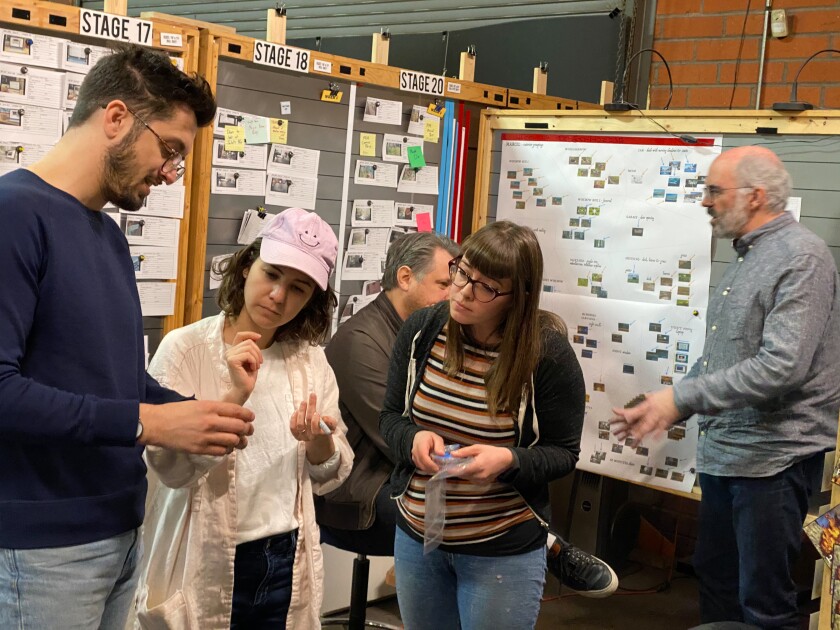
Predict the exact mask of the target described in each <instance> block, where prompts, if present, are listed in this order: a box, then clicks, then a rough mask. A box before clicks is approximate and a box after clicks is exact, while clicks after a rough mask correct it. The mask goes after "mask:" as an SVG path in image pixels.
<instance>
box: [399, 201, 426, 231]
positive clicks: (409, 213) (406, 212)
mask: <svg viewBox="0 0 840 630" xmlns="http://www.w3.org/2000/svg"><path fill="white" fill-rule="evenodd" d="M432 212H433V207H432V205H431V204H424V203H406V202H403V201H398V202H397V203H396V204H395V206H394V221H393V224H394V225H399V226H402V227H412V228H419V227H420V226H421V225H425V223H424V221H428V222H429V223H434V221H432ZM423 215H427V216H426V217H425V218H422V216H423Z"/></svg>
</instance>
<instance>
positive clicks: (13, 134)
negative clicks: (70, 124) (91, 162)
mask: <svg viewBox="0 0 840 630" xmlns="http://www.w3.org/2000/svg"><path fill="white" fill-rule="evenodd" d="M0 99H3V95H2V94H0ZM63 115H64V112H63V111H61V110H60V109H52V108H50V107H40V106H38V105H31V104H23V103H13V102H11V101H7V100H0V141H6V140H13V141H18V142H32V143H33V144H55V143H56V142H58V141H59V139H60V138H61V134H62V117H63Z"/></svg>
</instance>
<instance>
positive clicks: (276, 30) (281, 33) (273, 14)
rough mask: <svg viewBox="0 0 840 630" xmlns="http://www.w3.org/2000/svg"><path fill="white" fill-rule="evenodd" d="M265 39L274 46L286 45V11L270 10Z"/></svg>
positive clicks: (267, 15)
mask: <svg viewBox="0 0 840 630" xmlns="http://www.w3.org/2000/svg"><path fill="white" fill-rule="evenodd" d="M265 19H266V23H265V39H266V41H268V42H271V43H272V44H283V45H285V44H286V11H285V9H283V10H280V9H269V10H268V11H267V12H266V18H265Z"/></svg>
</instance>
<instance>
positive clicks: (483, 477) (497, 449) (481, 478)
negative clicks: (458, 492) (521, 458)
mask: <svg viewBox="0 0 840 630" xmlns="http://www.w3.org/2000/svg"><path fill="white" fill-rule="evenodd" d="M452 457H472V458H474V459H473V461H471V462H470V463H468V464H467V465H466V466H464V468H463V470H460V471H458V473H457V475H456V476H457V477H459V478H460V479H466V480H467V481H472V482H474V483H490V482H491V481H495V480H496V477H498V476H499V475H501V474H502V473H503V472H505V471H506V470H507V469H508V468H510V467H511V465H512V464H513V453H512V452H511V450H510V449H509V448H503V447H501V446H490V445H489V444H472V445H470V446H465V447H464V448H459V449H458V450H457V451H452Z"/></svg>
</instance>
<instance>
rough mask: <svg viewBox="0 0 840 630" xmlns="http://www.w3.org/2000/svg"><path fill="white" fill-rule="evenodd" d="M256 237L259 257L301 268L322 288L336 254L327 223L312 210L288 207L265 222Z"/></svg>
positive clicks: (335, 246)
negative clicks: (258, 238)
mask: <svg viewBox="0 0 840 630" xmlns="http://www.w3.org/2000/svg"><path fill="white" fill-rule="evenodd" d="M260 236H261V237H262V244H261V245H260V258H262V259H263V260H264V261H265V262H267V263H269V264H270V265H283V266H285V267H292V268H293V269H297V270H298V271H302V272H303V273H305V274H306V275H307V276H309V277H310V278H312V279H313V280H314V281H315V282H316V284H317V285H318V286H319V287H321V290H326V288H327V285H328V284H329V281H330V274H331V273H332V271H333V269H335V258H336V255H337V253H338V239H336V237H335V233H334V232H333V229H332V228H331V227H330V225H329V223H327V222H326V221H324V220H323V219H322V218H321V217H319V216H318V215H317V214H315V213H314V212H307V211H306V210H304V209H303V208H289V209H287V210H284V211H283V212H281V213H280V214H278V215H276V216H275V217H274V218H273V219H271V220H270V221H269V222H268V223H266V224H265V225H264V226H263V229H262V231H261V232H260Z"/></svg>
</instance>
